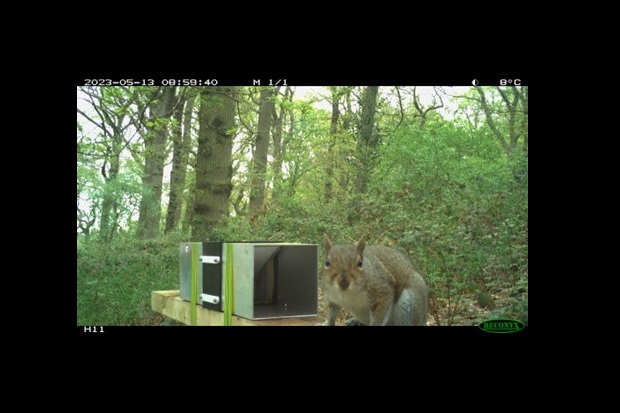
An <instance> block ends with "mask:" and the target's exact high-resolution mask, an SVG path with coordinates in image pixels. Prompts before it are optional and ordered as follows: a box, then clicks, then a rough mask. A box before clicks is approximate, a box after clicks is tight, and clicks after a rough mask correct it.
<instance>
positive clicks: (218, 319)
mask: <svg viewBox="0 0 620 413" xmlns="http://www.w3.org/2000/svg"><path fill="white" fill-rule="evenodd" d="M190 306H191V304H190V303H189V302H188V301H184V300H182V299H181V297H180V296H179V290H166V291H151V308H152V309H153V311H155V312H158V313H160V314H163V315H165V316H166V317H170V318H172V319H174V320H177V321H180V322H181V323H183V324H187V325H189V324H190V318H189V310H190ZM197 307H198V309H197V312H196V325H199V326H223V325H224V313H221V312H219V311H213V310H209V309H207V308H204V307H202V306H197ZM322 321H323V320H321V319H320V318H319V317H303V318H278V319H271V320H248V319H245V318H242V317H237V316H235V315H233V317H232V325H233V326H313V325H315V324H317V323H321V322H322Z"/></svg>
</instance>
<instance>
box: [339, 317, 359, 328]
mask: <svg viewBox="0 0 620 413" xmlns="http://www.w3.org/2000/svg"><path fill="white" fill-rule="evenodd" d="M344 324H345V325H347V326H363V325H364V324H363V323H362V322H361V321H359V320H357V319H355V318H353V317H351V318H349V319H348V320H346V321H345V322H344Z"/></svg>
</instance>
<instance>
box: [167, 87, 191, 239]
mask: <svg viewBox="0 0 620 413" xmlns="http://www.w3.org/2000/svg"><path fill="white" fill-rule="evenodd" d="M193 108H194V98H193V97H191V98H189V99H188V100H187V101H186V102H185V111H183V108H182V107H181V105H179V108H178V110H177V111H176V112H175V119H177V122H178V125H179V127H178V131H177V133H175V134H174V136H173V139H174V142H173V145H174V146H173V150H172V171H170V201H169V202H168V214H167V215H166V229H165V231H166V233H168V232H171V231H174V230H175V229H176V228H177V226H178V225H179V218H180V217H181V209H182V206H183V190H184V189H185V175H186V173H187V158H188V154H189V144H190V140H191V118H192V110H193ZM181 121H183V134H182V135H181Z"/></svg>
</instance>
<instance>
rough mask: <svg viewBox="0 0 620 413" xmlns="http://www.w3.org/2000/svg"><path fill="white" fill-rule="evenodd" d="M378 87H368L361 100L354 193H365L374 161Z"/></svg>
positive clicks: (376, 138) (376, 141) (376, 139)
mask: <svg viewBox="0 0 620 413" xmlns="http://www.w3.org/2000/svg"><path fill="white" fill-rule="evenodd" d="M378 92H379V87H378V86H368V87H367V88H366V90H365V91H364V96H363V98H362V114H361V125H360V134H359V138H358V141H357V162H358V163H357V177H356V180H355V193H357V194H363V193H366V187H367V186H368V181H369V180H370V172H371V171H372V168H373V166H374V161H375V159H376V149H377V146H378V143H379V139H378V138H379V137H378V136H377V134H376V133H374V125H375V110H376V106H377V95H378Z"/></svg>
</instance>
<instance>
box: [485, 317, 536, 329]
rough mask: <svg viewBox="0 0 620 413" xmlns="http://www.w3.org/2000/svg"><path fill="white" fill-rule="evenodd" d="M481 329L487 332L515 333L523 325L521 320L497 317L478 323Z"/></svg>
mask: <svg viewBox="0 0 620 413" xmlns="http://www.w3.org/2000/svg"><path fill="white" fill-rule="evenodd" d="M478 327H480V329H481V330H482V331H486V332H487V333H517V332H519V331H521V330H523V328H524V327H525V324H524V323H523V321H520V320H511V319H510V318H498V319H494V320H486V321H483V322H482V323H480V324H479V325H478Z"/></svg>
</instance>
